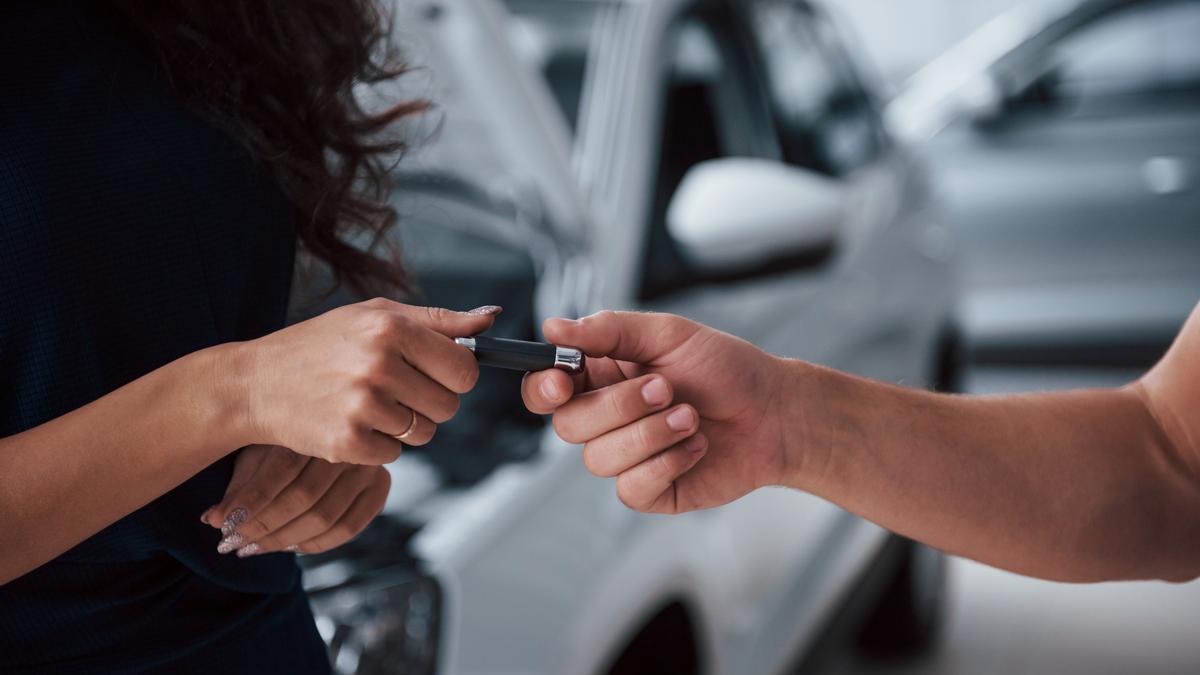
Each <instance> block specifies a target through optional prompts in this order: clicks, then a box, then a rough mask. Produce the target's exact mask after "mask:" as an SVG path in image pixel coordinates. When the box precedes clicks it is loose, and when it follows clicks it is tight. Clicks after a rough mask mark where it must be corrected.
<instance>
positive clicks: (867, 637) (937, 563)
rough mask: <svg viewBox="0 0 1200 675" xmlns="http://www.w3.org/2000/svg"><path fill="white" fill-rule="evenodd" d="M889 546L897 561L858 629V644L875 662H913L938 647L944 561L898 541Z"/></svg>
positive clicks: (942, 617) (921, 547)
mask: <svg viewBox="0 0 1200 675" xmlns="http://www.w3.org/2000/svg"><path fill="white" fill-rule="evenodd" d="M891 546H892V547H894V550H895V551H896V555H897V557H898V560H896V562H895V563H894V565H895V567H894V568H893V570H892V572H891V576H890V578H889V579H888V580H887V581H886V582H885V586H884V590H883V593H882V595H881V597H880V600H879V604H878V605H877V606H876V607H875V608H874V610H873V611H871V613H870V614H869V615H868V617H867V619H866V621H865V623H864V624H863V628H862V632H861V634H860V644H861V646H862V648H863V650H864V651H866V652H868V653H870V654H872V655H876V656H883V657H889V658H895V657H909V656H917V655H920V654H922V653H925V652H927V651H929V650H930V649H931V648H933V647H934V646H935V645H936V644H937V641H938V638H939V637H940V635H941V632H942V626H943V624H944V622H945V616H946V586H947V584H946V581H947V569H946V556H945V555H944V554H942V553H941V552H939V551H936V550H934V549H931V548H929V547H928V546H924V545H922V544H918V543H917V542H915V541H912V540H909V539H904V538H902V537H893V541H892V542H891Z"/></svg>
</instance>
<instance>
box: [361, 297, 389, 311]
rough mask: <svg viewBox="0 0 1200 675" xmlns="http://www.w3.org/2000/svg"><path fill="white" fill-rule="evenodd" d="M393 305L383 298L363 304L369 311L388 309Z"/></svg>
mask: <svg viewBox="0 0 1200 675" xmlns="http://www.w3.org/2000/svg"><path fill="white" fill-rule="evenodd" d="M391 305H392V301H391V300H388V299H387V298H383V297H374V298H371V299H370V300H367V301H365V302H363V303H362V306H363V307H367V308H369V309H386V308H388V307H390V306H391Z"/></svg>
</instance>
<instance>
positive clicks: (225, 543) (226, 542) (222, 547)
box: [217, 532, 246, 555]
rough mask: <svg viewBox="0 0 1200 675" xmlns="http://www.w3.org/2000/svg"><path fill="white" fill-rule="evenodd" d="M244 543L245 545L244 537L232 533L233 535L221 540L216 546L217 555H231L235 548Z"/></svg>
mask: <svg viewBox="0 0 1200 675" xmlns="http://www.w3.org/2000/svg"><path fill="white" fill-rule="evenodd" d="M244 543H246V537H245V536H244V535H241V534H238V533H237V532H234V533H233V534H230V535H229V536H227V537H225V538H224V539H222V540H221V543H220V544H217V553H220V554H221V555H224V554H226V553H233V552H234V551H235V550H236V549H237V547H239V546H241V545H242V544H244Z"/></svg>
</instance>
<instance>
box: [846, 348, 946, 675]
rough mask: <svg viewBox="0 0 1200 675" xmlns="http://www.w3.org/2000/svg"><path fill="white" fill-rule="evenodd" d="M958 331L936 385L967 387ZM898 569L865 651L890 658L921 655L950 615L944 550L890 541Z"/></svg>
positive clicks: (867, 629) (937, 367)
mask: <svg viewBox="0 0 1200 675" xmlns="http://www.w3.org/2000/svg"><path fill="white" fill-rule="evenodd" d="M959 335H960V333H959V331H957V330H955V329H953V328H947V329H946V330H944V331H943V333H942V338H941V339H940V340H939V348H938V351H937V358H936V359H935V361H934V373H933V388H934V389H935V390H936V391H939V392H942V393H956V392H961V391H963V385H964V378H963V375H964V371H965V370H966V358H965V353H964V349H963V346H962V345H963V340H962V338H961V337H959ZM888 544H889V545H888V549H890V554H891V556H892V561H893V562H892V564H893V565H894V568H893V569H892V570H891V572H890V573H889V574H890V576H889V577H887V579H886V581H885V582H884V588H883V591H882V595H881V596H880V599H879V604H878V605H876V607H875V609H874V610H873V611H872V612H871V613H870V614H869V615H868V618H867V620H866V622H865V623H864V625H863V628H862V633H861V638H860V642H861V645H862V647H863V649H864V650H865V651H868V652H871V653H874V654H877V655H881V656H889V657H905V656H916V655H919V654H921V653H923V652H926V651H928V650H930V649H931V648H933V646H934V645H936V644H937V641H938V638H939V637H940V635H941V631H942V626H943V624H944V622H945V615H946V595H947V588H946V582H947V578H946V577H947V560H946V556H945V554H943V553H941V552H940V551H936V550H934V549H932V548H929V547H928V546H925V545H923V544H919V543H917V542H915V541H912V540H911V539H906V538H904V537H899V536H895V535H893V536H892V539H891V541H889V542H888Z"/></svg>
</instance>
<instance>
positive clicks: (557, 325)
mask: <svg viewBox="0 0 1200 675" xmlns="http://www.w3.org/2000/svg"><path fill="white" fill-rule="evenodd" d="M700 328H701V327H700V324H697V323H694V322H692V321H688V320H687V319H684V318H683V317H679V316H675V315H673V314H654V313H645V312H613V311H604V312H600V313H599V314H593V315H592V316H589V317H587V318H584V319H581V320H579V321H571V320H568V319H549V320H548V321H546V323H545V325H543V326H542V332H544V333H545V334H546V338H547V339H548V340H550V341H551V342H554V343H555V344H560V345H565V346H571V347H574V348H576V349H582V350H583V351H584V352H585V353H586V354H587V355H588V356H591V357H593V358H604V357H608V358H612V359H617V360H619V361H631V362H634V363H642V364H650V363H653V362H654V361H656V360H658V359H661V358H663V357H664V356H666V355H667V354H670V353H671V352H672V351H674V350H675V349H677V348H679V347H680V346H681V345H682V344H683V343H685V342H687V341H688V339H690V338H691V337H692V336H694V335H696V333H698V332H699V331H700Z"/></svg>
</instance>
